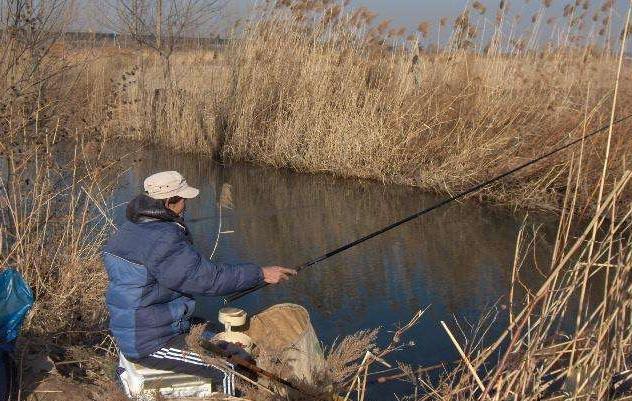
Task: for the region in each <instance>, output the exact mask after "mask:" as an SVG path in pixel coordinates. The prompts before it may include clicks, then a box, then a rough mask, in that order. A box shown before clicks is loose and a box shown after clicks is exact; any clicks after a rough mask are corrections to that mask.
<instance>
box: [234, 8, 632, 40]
mask: <svg viewBox="0 0 632 401" xmlns="http://www.w3.org/2000/svg"><path fill="white" fill-rule="evenodd" d="M479 1H480V3H482V4H483V5H484V6H485V7H486V8H487V12H486V14H485V15H484V16H481V15H478V13H477V12H475V11H473V12H472V16H473V18H475V19H476V22H475V24H478V26H477V28H478V29H479V32H480V31H482V27H483V24H485V25H486V26H487V27H489V26H491V25H492V24H493V21H494V20H495V14H496V10H497V9H498V7H499V3H500V0H479ZM605 1H606V0H589V5H590V7H589V9H588V12H587V13H588V18H587V19H586V20H587V22H588V27H589V28H590V25H591V24H594V32H597V31H598V30H599V28H600V27H601V26H600V23H601V19H602V18H603V16H604V14H603V13H600V15H599V21H598V22H597V23H593V21H592V19H591V17H592V16H593V15H594V13H595V11H597V10H599V9H600V8H601V6H602V4H603V3H604V2H605ZM259 2H261V0H260V1H259ZM504 2H505V4H508V10H509V15H511V16H512V17H515V16H517V15H520V16H521V22H520V23H519V24H518V29H517V30H518V31H524V29H525V28H527V27H528V26H530V23H531V17H532V16H533V15H534V14H535V13H536V12H538V11H540V10H544V18H543V22H542V28H541V29H540V32H541V38H543V37H547V36H548V37H550V36H551V34H555V31H552V30H551V29H550V27H548V26H547V25H546V23H545V22H544V21H545V20H546V19H548V18H549V17H556V18H557V21H560V22H562V14H563V10H564V6H565V5H567V4H572V5H574V4H575V0H552V1H551V5H550V7H548V8H545V7H544V6H543V2H544V0H504ZM583 2H584V0H580V3H583ZM472 3H473V0H470V1H465V0H352V2H351V7H361V6H366V7H368V8H369V9H370V10H371V11H374V12H376V13H377V14H378V19H390V20H391V27H400V26H403V27H406V28H408V29H409V31H415V29H416V27H417V26H418V24H419V23H420V22H421V21H429V22H431V23H432V25H433V26H435V27H436V26H437V25H438V21H439V19H440V18H441V17H448V19H449V21H450V22H449V23H448V25H449V26H450V24H451V21H453V20H454V18H455V17H456V16H458V15H459V14H460V13H461V12H462V11H463V10H464V9H465V8H469V9H470V10H471V5H472ZM254 4H257V2H256V1H253V0H228V3H227V6H226V9H225V12H224V13H225V16H226V18H225V19H226V20H230V19H234V18H238V17H239V16H242V15H244V14H246V13H247V10H248V8H249V7H252V6H253V5H254ZM629 4H630V3H629V1H628V0H615V1H614V5H615V6H614V13H613V28H612V32H613V35H614V36H616V37H618V35H619V33H620V32H621V29H622V27H623V21H624V20H625V14H626V12H627V8H628V5H629ZM578 9H579V10H580V11H583V10H582V9H581V7H578ZM507 29H509V28H507ZM431 37H433V35H432V34H431ZM442 41H443V40H442ZM630 42H631V41H628V44H629V43H630ZM628 47H632V45H629V46H628Z"/></svg>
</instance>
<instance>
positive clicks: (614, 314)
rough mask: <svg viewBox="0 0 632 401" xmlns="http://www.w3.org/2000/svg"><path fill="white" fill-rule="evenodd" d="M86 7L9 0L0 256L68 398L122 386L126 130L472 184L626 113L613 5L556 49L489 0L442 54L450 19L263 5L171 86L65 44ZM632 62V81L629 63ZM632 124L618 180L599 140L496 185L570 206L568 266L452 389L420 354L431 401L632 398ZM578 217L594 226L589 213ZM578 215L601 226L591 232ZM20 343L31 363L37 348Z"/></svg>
mask: <svg viewBox="0 0 632 401" xmlns="http://www.w3.org/2000/svg"><path fill="white" fill-rule="evenodd" d="M28 4H30V6H29V5H28ZM65 5H66V4H65V2H64V1H61V0H59V1H51V2H41V3H37V6H36V7H35V8H33V5H32V3H31V2H25V1H20V0H11V1H9V2H6V3H5V4H3V5H2V6H0V7H2V8H1V11H2V13H1V15H0V16H1V17H2V24H3V29H2V30H0V38H1V41H0V73H1V74H2V76H3V77H5V79H4V80H2V81H1V83H0V117H1V118H0V167H1V168H0V173H2V174H0V180H1V181H0V222H1V226H0V238H1V241H0V266H16V267H17V268H18V269H19V270H20V271H21V272H22V274H23V275H24V276H25V277H26V279H27V281H28V282H29V283H30V284H31V286H32V287H33V289H34V292H35V294H36V297H37V303H36V306H35V308H34V310H33V312H32V313H31V315H30V317H29V320H28V322H27V324H26V327H25V331H26V334H27V336H26V337H28V338H29V340H28V341H29V342H31V345H33V344H36V345H37V346H38V347H39V349H42V348H44V349H47V353H46V355H45V357H44V358H43V360H44V361H45V362H50V361H48V360H47V358H50V359H51V361H52V364H53V367H54V369H55V370H57V371H58V374H59V376H55V377H56V379H55V380H58V381H59V382H60V383H61V384H60V385H61V387H60V388H62V389H64V390H50V391H52V392H53V393H54V394H58V392H59V391H62V392H69V391H68V389H69V388H75V389H76V387H72V385H76V383H77V382H79V383H81V386H84V387H89V391H92V390H95V391H96V392H93V393H90V395H85V394H87V393H81V394H82V397H84V395H85V397H88V398H90V397H92V398H93V399H112V400H118V399H119V398H117V397H119V395H118V393H117V392H116V391H115V390H112V388H109V387H107V386H109V384H105V383H109V379H107V378H105V376H106V375H107V374H108V373H107V372H108V371H109V369H110V367H111V366H110V364H111V362H112V361H113V358H114V357H115V355H116V353H115V347H114V344H113V342H112V341H111V339H110V338H109V336H108V335H107V330H106V328H105V321H106V314H105V308H104V306H103V298H102V293H103V289H104V286H105V284H106V280H105V276H104V272H103V269H102V268H101V265H100V263H101V262H100V258H99V249H100V246H101V244H102V242H103V240H104V239H105V238H106V237H107V235H108V233H109V232H110V230H111V229H112V224H111V222H110V221H109V218H108V216H109V207H111V205H109V204H108V201H107V199H108V198H107V195H108V193H109V190H110V189H111V186H112V185H113V184H114V183H115V179H114V178H115V177H116V175H117V174H118V173H119V170H118V169H119V168H120V165H119V161H120V158H121V157H123V156H124V155H122V154H120V153H119V154H117V155H114V156H113V155H112V152H109V151H108V147H109V146H111V144H112V143H113V142H111V141H113V140H114V139H115V138H117V137H120V136H123V137H132V138H135V139H137V140H141V141H152V142H157V143H161V144H163V145H166V146H170V147H172V148H175V149H177V150H181V151H187V152H202V153H205V154H209V155H210V154H212V155H214V156H215V157H217V158H220V159H223V160H225V161H231V160H233V161H234V160H247V161H251V162H256V163H262V164H267V165H271V166H276V167H289V168H293V169H296V170H299V171H310V172H328V173H331V174H335V175H340V176H352V177H360V178H369V179H376V180H380V181H384V182H396V183H402V184H406V185H413V186H418V187H420V188H424V189H429V190H435V191H447V192H453V191H456V190H459V189H462V188H464V187H466V186H468V185H471V184H472V183H475V182H478V181H480V180H482V179H484V178H489V177H490V176H492V175H494V174H497V173H499V172H501V171H504V170H506V169H508V168H511V167H513V166H515V165H517V164H518V163H520V162H523V161H524V160H526V159H528V158H530V157H533V156H535V155H537V154H539V153H540V152H541V151H542V150H545V149H549V148H551V147H553V146H555V145H557V144H559V143H561V142H563V141H564V140H566V139H567V138H569V137H570V138H576V137H578V136H580V135H581V134H582V133H585V132H589V131H590V130H591V129H592V128H594V127H597V126H601V125H603V124H605V123H607V121H608V118H609V115H610V111H611V109H610V107H611V104H612V94H613V88H614V77H615V75H616V74H615V71H616V60H615V58H614V57H613V55H612V53H611V51H610V50H611V49H612V48H614V47H616V46H615V45H617V43H618V42H617V40H619V39H618V38H621V39H622V37H623V36H624V35H619V34H618V33H615V32H613V28H612V22H611V20H612V18H611V17H609V15H611V14H612V13H613V12H612V2H610V3H609V5H608V4H605V5H604V7H601V8H600V9H599V10H598V11H596V12H595V14H593V15H592V19H591V18H590V17H591V16H590V15H588V14H587V13H585V12H584V11H585V6H584V5H583V4H581V5H578V6H577V7H575V6H571V8H567V9H565V12H564V15H563V16H561V17H558V18H557V19H558V20H560V21H566V22H560V25H559V26H558V28H557V29H558V31H557V32H558V33H559V32H562V33H564V35H562V37H563V38H564V39H563V40H562V41H561V42H557V43H550V44H549V45H543V46H541V47H538V46H537V45H539V42H538V40H536V39H534V37H537V34H536V32H537V30H536V28H535V26H534V27H533V29H532V30H530V31H529V32H528V33H526V34H525V35H523V36H520V35H518V36H513V37H507V36H506V30H505V29H503V28H502V24H503V21H505V23H509V24H510V23H511V22H508V21H510V20H511V21H513V20H515V18H509V17H508V16H509V13H510V11H508V10H507V9H506V8H505V7H504V6H503V7H500V9H499V10H497V11H499V12H498V13H497V18H496V21H497V22H495V24H497V25H494V27H489V29H492V28H493V30H494V32H495V34H494V35H493V36H492V37H491V39H489V41H485V42H484V43H483V42H482V39H480V40H477V38H483V37H485V36H482V35H481V36H479V35H480V30H481V26H480V24H479V23H478V22H477V19H476V18H478V17H477V15H479V16H483V15H487V14H489V13H490V11H491V10H487V9H486V8H485V7H484V6H483V5H482V4H480V3H479V2H475V3H473V8H474V10H475V11H476V13H465V14H462V15H460V16H459V17H458V18H457V20H456V21H455V26H454V35H453V38H452V40H451V41H450V42H448V45H447V46H445V47H444V48H439V47H435V48H434V49H433V48H432V47H431V46H430V45H429V44H428V42H429V40H430V39H429V38H430V37H432V36H433V34H434V33H437V35H438V36H440V35H441V34H442V33H441V30H443V31H446V30H447V29H448V28H447V22H446V21H445V20H443V19H442V20H441V21H439V23H437V24H434V28H435V29H436V31H434V32H433V24H431V23H427V22H424V23H422V24H420V25H419V27H418V32H419V35H417V34H413V35H412V36H410V35H408V36H407V35H406V32H404V31H402V30H401V29H392V28H389V26H388V24H385V23H376V22H375V18H376V16H375V14H373V13H371V12H370V11H368V10H366V9H359V10H349V9H347V8H344V7H340V6H338V5H335V6H334V5H325V6H322V5H320V6H316V5H315V3H314V2H309V1H299V2H291V1H290V2H279V7H277V8H275V9H267V8H264V9H262V10H260V11H259V12H260V13H261V14H260V15H258V16H257V18H253V19H251V21H250V22H249V23H248V25H247V26H246V27H244V28H243V29H242V31H241V32H243V36H241V37H239V40H235V41H233V42H232V43H231V44H230V45H229V46H228V47H227V48H226V49H225V50H224V51H222V52H218V51H216V50H208V49H201V50H197V51H188V52H184V51H182V52H176V53H174V54H173V56H172V57H171V60H170V63H171V65H170V71H171V72H170V74H171V76H172V79H173V82H172V83H170V85H169V86H168V87H167V86H165V85H164V73H163V71H164V69H163V66H162V65H161V64H160V61H159V60H158V59H156V58H155V57H153V56H151V55H150V54H149V53H148V52H146V51H144V50H130V49H114V48H99V49H89V50H86V49H73V47H72V46H71V45H69V44H66V43H61V42H60V37H61V36H60V35H59V34H55V33H59V32H61V31H62V30H63V25H64V22H65V19H66V18H67V17H68V16H69V15H70V14H68V13H65V11H64V10H66V9H65V8H64V7H65ZM549 5H550V2H549V1H545V2H543V7H542V9H541V10H540V11H538V13H536V14H535V15H534V16H533V17H532V19H531V20H532V22H533V24H534V25H538V24H540V23H541V22H542V21H546V20H547V19H550V18H551V17H547V16H546V15H545V13H544V12H545V9H547V8H548V7H549ZM598 8H599V7H598ZM582 10H584V11H582ZM582 15H583V16H582ZM594 16H598V18H594ZM514 17H515V16H514ZM578 18H579V19H578ZM589 20H592V22H594V23H595V24H597V25H599V26H598V27H597V28H599V29H598V30H595V31H594V32H596V33H595V35H594V36H595V38H596V39H599V38H603V43H602V44H603V46H601V47H599V46H596V45H595V43H592V42H590V41H587V42H582V41H581V40H578V39H576V37H578V36H579V35H578V33H579V32H582V29H584V30H586V29H589V25H588V24H589V22H588V21H589ZM582 22H583V24H584V25H583V26H584V27H583V28H581V26H582ZM555 23H557V22H555V20H551V23H550V24H549V25H553V24H555ZM622 33H624V32H622ZM444 34H445V32H444ZM558 37H559V36H558ZM600 43H601V42H600ZM420 45H421V47H420ZM623 68H624V73H623V74H624V76H626V74H627V75H629V73H630V71H629V68H630V66H629V65H624V67H623ZM619 91H620V93H619V99H620V103H619V106H618V107H617V108H616V110H615V111H616V114H617V115H627V114H629V113H630V112H632V109H631V107H632V103H630V100H629V99H630V95H631V94H632V87H630V81H629V80H621V81H620V88H619ZM71 94H72V95H71ZM629 127H630V124H629V123H628V124H626V125H621V126H618V127H616V128H615V130H614V132H613V135H612V140H611V142H610V143H611V146H610V149H609V152H610V154H609V157H608V161H609V166H608V168H607V169H606V170H605V171H606V174H605V176H604V177H602V167H603V164H602V162H603V155H604V154H605V145H604V140H603V138H601V139H600V138H598V139H595V140H591V141H588V142H587V143H584V144H583V146H582V148H581V151H579V150H578V151H577V152H576V153H575V154H574V155H572V156H571V157H568V156H564V155H561V156H560V157H558V158H553V159H551V160H549V162H548V163H545V164H541V165H539V166H537V167H534V168H532V169H529V170H526V171H525V172H523V173H521V174H519V175H517V176H515V177H514V179H513V180H512V181H509V182H505V183H503V184H502V185H498V186H496V187H494V188H491V189H489V190H488V191H487V192H486V193H485V194H484V196H486V197H489V198H492V199H494V200H496V201H498V202H501V203H511V204H519V205H521V206H527V207H537V208H545V209H554V210H558V211H560V213H561V221H560V226H559V227H560V229H559V235H558V240H557V244H556V252H555V257H554V258H553V260H552V261H551V267H550V269H549V271H548V272H547V274H548V277H549V278H548V279H547V280H546V282H545V284H544V286H543V287H542V288H540V289H539V290H538V291H529V290H527V297H526V298H525V299H524V300H522V302H519V300H513V303H514V304H515V307H513V308H512V309H511V311H510V317H509V328H508V329H507V331H506V332H505V334H503V336H502V337H501V338H500V339H494V342H493V343H492V345H491V346H484V345H483V344H485V342H483V341H481V340H480V338H479V337H476V336H478V335H482V334H483V333H485V331H484V329H483V328H479V329H478V330H474V332H475V334H476V336H475V338H477V340H475V341H474V340H472V338H471V337H468V338H467V340H468V342H467V343H466V344H467V345H468V346H464V347H463V348H464V358H463V361H462V363H461V364H459V365H458V366H457V367H456V368H455V369H454V370H449V371H447V373H446V374H445V375H444V376H443V377H442V378H441V379H440V380H439V381H438V382H436V381H435V382H433V381H432V380H430V379H429V378H428V377H425V376H423V375H422V374H421V373H420V372H422V371H420V370H417V369H414V368H408V367H404V366H401V367H400V370H402V371H404V372H405V373H407V375H406V376H407V377H408V378H409V379H410V380H411V382H412V383H413V385H414V388H415V389H417V390H418V391H419V393H417V398H422V399H455V400H460V399H463V400H466V399H468V400H469V399H511V398H514V399H521V400H529V399H534V400H535V399H540V398H538V397H541V395H542V394H543V393H546V394H549V393H550V394H555V393H557V394H560V393H561V392H562V391H566V392H568V393H570V394H571V395H573V396H574V397H576V398H581V397H583V398H585V399H606V397H607V396H614V395H616V394H617V391H619V390H618V389H620V388H621V387H618V386H617V383H620V382H621V380H623V379H621V374H622V372H625V370H626V369H627V368H628V366H629V363H630V360H629V355H630V351H631V350H630V337H631V335H632V334H631V333H632V332H631V331H630V327H631V322H630V316H631V312H632V311H631V310H630V309H631V307H632V305H631V303H630V297H629V288H630V285H631V277H630V272H631V271H632V264H631V256H630V255H632V253H631V252H632V251H631V249H630V227H631V222H630V218H631V214H632V210H630V199H631V198H630V194H631V192H630V187H629V185H628V181H629V180H630V175H629V171H628V170H629V165H628V164H627V163H628V162H627V160H626V157H628V156H629V155H630V151H631V146H632V143H631V142H630V136H629V135H625V133H626V132H627V131H629ZM578 152H581V153H578ZM602 183H603V184H602ZM601 194H603V196H602V195H601ZM576 210H580V211H583V215H584V216H589V217H590V216H592V218H591V219H590V218H589V219H588V221H587V222H585V221H584V222H583V223H580V222H579V221H578V220H577V218H576V216H575V215H574V213H573V212H574V211H576ZM579 224H581V227H582V228H583V233H582V234H581V235H580V236H579V237H577V238H573V237H571V235H570V233H571V232H572V231H573V230H572V228H573V227H574V226H577V225H579ZM518 246H519V248H520V249H522V248H521V246H522V243H521V239H520V238H519V239H518ZM523 252H526V250H524V249H523ZM518 260H519V258H518V259H517V263H516V265H515V266H514V270H515V272H516V275H515V277H516V282H515V285H516V286H519V285H520V282H519V270H520V263H519V262H518ZM597 277H602V278H604V280H605V285H603V299H601V300H600V301H599V302H598V303H597V306H596V307H591V306H590V305H589V303H588V301H587V299H586V298H585V293H586V288H587V287H589V286H590V285H591V284H592V283H593V280H596V278H597ZM569 316H570V320H571V322H572V324H571V325H570V329H569V328H568V325H567V322H568V320H569ZM376 335H377V332H376V331H366V332H361V333H358V334H356V335H354V336H351V337H349V338H347V339H344V340H342V341H341V342H340V343H339V344H338V345H337V346H335V347H333V348H332V349H331V350H330V352H329V354H328V358H327V361H328V366H329V372H328V373H329V375H330V376H331V379H332V381H333V382H334V383H337V384H338V385H339V387H338V388H337V390H339V391H341V392H344V391H345V390H347V391H349V390H350V389H354V394H355V395H356V396H357V397H360V396H361V394H364V391H365V390H364V387H362V386H359V387H358V383H359V382H358V378H361V374H362V373H363V372H366V369H365V368H366V365H362V361H361V358H364V357H365V356H366V355H367V354H366V351H371V352H374V351H375V350H374V348H375V338H376ZM447 340H448V339H447V337H446V341H447ZM456 342H457V344H459V343H460V344H461V345H463V344H464V343H465V337H464V336H458V335H457V336H456ZM42 344H44V345H42ZM21 350H23V351H24V354H23V356H24V357H25V358H26V357H27V356H28V355H32V353H31V352H30V351H28V350H29V344H21ZM375 352H377V351H375ZM375 352H374V353H375ZM35 354H37V353H35ZM496 355H500V357H499V358H498V357H496ZM27 359H28V358H27ZM39 361H40V362H41V361H42V359H41V358H40V360H39ZM49 365H50V363H49ZM36 366H40V365H37V364H36ZM47 366H48V365H47ZM38 369H39V368H38ZM363 369H365V370H363ZM47 373H50V372H47ZM71 379H73V380H71ZM349 380H351V381H352V382H351V383H350V382H349ZM617 380H619V381H617ZM38 383H39V384H41V383H40V382H38ZM42 383H43V382H42ZM352 383H355V386H356V387H353V385H352ZM364 383H365V384H366V382H364ZM22 384H24V387H23V389H24V393H22V394H21V399H26V398H27V397H28V396H29V395H30V394H28V391H27V389H28V386H27V385H26V383H21V384H20V385H22ZM31 384H32V383H31ZM62 384H63V385H62ZM97 390H98V391H97ZM43 391H49V390H46V389H45V388H44V389H43ZM55 392H56V393H55ZM420 392H423V393H424V394H421V393H420ZM53 393H51V394H53ZM85 397H84V398H85ZM64 399H68V398H64ZM70 399H72V398H70Z"/></svg>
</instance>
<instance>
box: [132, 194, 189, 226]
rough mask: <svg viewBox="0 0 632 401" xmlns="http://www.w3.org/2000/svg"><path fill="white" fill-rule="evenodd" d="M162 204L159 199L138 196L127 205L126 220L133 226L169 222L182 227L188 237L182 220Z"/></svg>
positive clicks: (142, 195)
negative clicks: (155, 221)
mask: <svg viewBox="0 0 632 401" xmlns="http://www.w3.org/2000/svg"><path fill="white" fill-rule="evenodd" d="M162 202H163V201H162V200H160V199H154V198H151V197H149V196H147V195H145V194H141V195H138V196H137V197H135V198H134V199H132V200H131V201H130V202H129V203H128V204H127V210H126V213H125V215H126V217H127V220H129V221H131V222H132V223H135V224H138V223H144V222H147V221H154V220H161V221H171V222H174V223H178V224H179V225H180V226H182V228H184V231H185V233H186V235H187V236H189V235H190V232H189V228H188V227H187V225H186V224H185V223H184V219H183V218H182V217H180V216H178V215H177V214H175V213H174V212H173V211H172V210H170V209H167V208H166V207H165V205H164V203H162Z"/></svg>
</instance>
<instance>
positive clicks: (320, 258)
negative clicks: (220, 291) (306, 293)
mask: <svg viewBox="0 0 632 401" xmlns="http://www.w3.org/2000/svg"><path fill="white" fill-rule="evenodd" d="M630 117H632V114H630V115H628V116H625V117H622V118H620V119H618V120H615V121H613V122H612V124H607V125H604V126H603V127H601V128H598V129H596V130H595V131H592V132H591V133H589V134H587V135H583V136H582V137H581V138H578V139H575V140H573V141H571V142H569V143H567V144H566V145H562V146H559V147H557V148H555V149H553V150H551V151H549V152H547V153H545V154H543V155H540V156H538V157H536V158H535V159H531V160H529V161H528V162H525V163H524V164H521V165H519V166H517V167H514V168H512V169H511V170H508V171H505V172H504V173H502V174H500V175H497V176H496V177H494V178H491V179H489V180H487V181H484V182H482V183H480V184H477V185H475V186H473V187H472V188H470V189H467V190H465V191H463V192H460V193H458V194H456V195H454V196H451V197H449V198H446V199H444V200H442V201H440V202H438V203H436V204H434V205H432V206H429V207H427V208H425V209H423V210H420V211H419V212H417V213H414V214H411V215H410V216H408V217H405V218H403V219H401V220H398V221H396V222H394V223H392V224H389V225H388V226H386V227H383V228H381V229H379V230H377V231H374V232H372V233H370V234H367V235H365V236H363V237H360V238H358V239H356V240H355V241H353V242H349V243H348V244H345V245H342V246H340V247H338V248H336V249H334V250H331V251H329V252H327V253H325V254H323V255H321V256H318V257H317V258H314V259H311V260H309V261H307V262H305V263H303V264H302V265H300V266H298V267H296V268H295V270H296V271H297V272H300V271H301V270H303V269H307V268H308V267H311V266H313V265H315V264H317V263H320V262H322V261H323V260H325V259H329V258H330V257H332V256H334V255H337V254H339V253H340V252H343V251H346V250H347V249H349V248H352V247H354V246H356V245H358V244H361V243H363V242H364V241H367V240H370V239H371V238H373V237H377V236H378V235H380V234H383V233H385V232H387V231H390V230H392V229H394V228H396V227H399V226H401V225H402V224H404V223H407V222H409V221H411V220H414V219H416V218H418V217H420V216H423V215H424V214H427V213H430V212H431V211H433V210H435V209H438V208H440V207H442V206H445V205H447V204H448V203H451V202H453V201H455V200H458V199H461V198H463V197H465V196H467V195H469V194H471V193H474V192H476V191H478V190H480V189H482V188H484V187H486V186H488V185H490V184H493V183H495V182H496V181H499V180H502V179H503V178H505V177H507V176H509V175H511V174H513V173H515V172H517V171H520V170H522V169H524V168H527V167H529V166H531V165H533V164H535V163H537V162H539V161H540V160H543V159H546V158H547V157H550V156H552V155H554V154H556V153H559V152H561V151H562V150H564V149H567V148H569V147H571V146H573V145H575V144H577V143H579V142H582V141H584V140H586V139H588V138H590V137H592V136H595V135H597V134H599V133H601V132H603V131H605V130H606V129H608V128H609V127H610V126H611V125H612V126H614V125H616V124H619V123H621V122H623V121H625V120H627V119H629V118H630ZM267 286H268V283H261V284H258V285H256V286H254V287H252V288H249V289H247V290H244V291H240V292H236V293H234V294H232V295H229V296H227V297H225V298H224V303H226V304H227V303H229V302H233V301H235V300H237V299H239V298H241V297H244V296H246V295H248V294H250V293H253V292H255V291H258V290H260V289H262V288H264V287H267Z"/></svg>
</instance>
